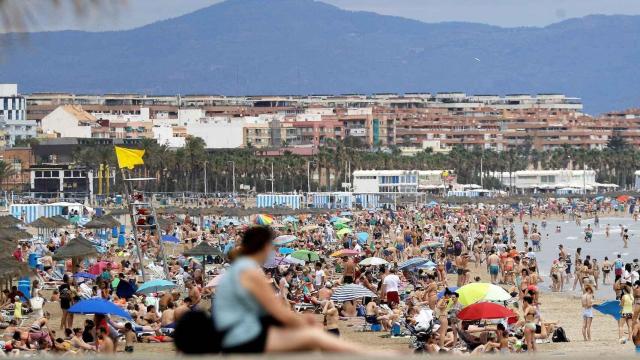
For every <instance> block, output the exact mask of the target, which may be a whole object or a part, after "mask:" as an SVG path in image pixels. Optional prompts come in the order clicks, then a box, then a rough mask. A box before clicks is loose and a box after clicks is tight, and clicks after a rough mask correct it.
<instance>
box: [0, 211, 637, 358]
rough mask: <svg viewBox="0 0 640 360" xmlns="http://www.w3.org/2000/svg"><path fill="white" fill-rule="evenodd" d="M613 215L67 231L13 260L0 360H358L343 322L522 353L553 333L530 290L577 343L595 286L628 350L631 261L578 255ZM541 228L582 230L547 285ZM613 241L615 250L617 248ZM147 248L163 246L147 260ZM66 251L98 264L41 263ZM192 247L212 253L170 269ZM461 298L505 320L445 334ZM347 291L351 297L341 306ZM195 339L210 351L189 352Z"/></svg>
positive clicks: (348, 216) (338, 216)
mask: <svg viewBox="0 0 640 360" xmlns="http://www.w3.org/2000/svg"><path fill="white" fill-rule="evenodd" d="M614 211H620V212H621V213H622V212H625V211H628V208H624V207H623V208H621V209H618V208H617V207H616V208H614V207H611V206H608V207H606V206H600V205H598V204H595V203H594V204H588V205H585V206H582V207H580V208H576V207H562V206H558V205H557V204H554V205H553V206H550V205H548V204H545V205H542V204H540V203H532V204H531V205H527V206H523V205H522V204H520V205H519V206H507V205H505V206H500V205H497V206H487V207H482V206H477V205H463V206H444V205H442V206H441V205H437V204H436V205H433V204H431V205H429V206H422V207H415V205H413V206H411V207H402V208H397V209H394V210H391V209H379V210H375V211H366V210H360V211H333V210H327V212H325V213H318V212H315V213H313V214H306V215H297V216H295V217H294V216H281V217H277V218H273V219H271V220H270V221H268V224H265V225H256V223H260V224H264V221H261V220H259V219H257V218H253V217H251V218H244V219H229V218H224V217H220V216H209V217H207V218H206V219H205V218H198V217H190V216H189V215H186V216H176V215H172V214H167V215H164V219H163V220H164V221H162V222H161V224H162V227H161V231H160V232H157V231H149V230H142V231H140V232H139V233H138V238H137V239H134V238H133V235H132V234H127V238H126V242H125V243H124V245H123V244H120V245H121V246H118V244H116V243H115V241H108V240H107V241H106V242H105V241H104V239H102V240H101V238H103V237H104V235H103V234H99V233H98V234H96V233H94V232H92V231H91V230H87V229H82V228H81V227H76V228H73V229H72V228H66V229H59V230H57V231H55V232H53V233H52V234H51V235H50V236H48V238H47V239H44V240H45V241H42V242H33V243H25V244H24V245H23V246H20V247H19V248H17V249H16V251H15V252H14V254H13V255H14V257H15V258H16V259H18V260H19V261H26V258H27V256H28V254H31V253H36V254H38V256H39V268H40V271H39V272H38V273H37V275H34V279H35V280H33V282H32V284H31V287H30V290H29V294H28V295H29V296H25V295H26V294H24V292H22V291H20V290H19V289H17V288H15V287H14V288H12V289H10V290H5V292H3V293H2V297H1V299H0V300H1V301H2V308H3V309H4V310H5V311H4V312H3V314H4V318H3V319H0V320H1V321H2V327H4V328H5V330H4V342H3V343H2V346H3V347H4V349H5V353H9V354H18V353H20V352H25V351H42V350H50V351H55V352H59V353H64V354H67V353H85V352H103V353H112V352H115V351H116V350H118V349H121V350H123V351H126V352H132V351H134V348H135V347H136V343H137V342H147V343H148V342H152V343H165V342H174V341H175V345H176V347H177V348H178V350H180V351H183V352H187V353H198V352H200V353H202V352H222V353H261V352H288V351H303V350H321V351H330V352H349V353H362V354H364V353H369V352H371V350H369V349H368V348H367V347H366V346H363V344H356V343H353V342H348V341H344V340H343V339H341V336H340V335H341V331H344V329H345V327H344V325H343V324H344V321H345V320H346V321H347V322H349V323H350V324H353V321H356V320H354V319H359V320H358V321H361V323H359V324H361V327H362V330H365V331H383V332H386V333H389V334H391V335H392V336H403V335H409V336H410V338H411V339H412V340H411V341H410V342H411V347H412V348H413V350H415V351H419V352H427V353H453V354H458V353H493V352H500V353H506V352H514V353H519V352H532V351H536V350H537V348H538V347H539V346H540V344H541V343H544V342H547V341H551V339H552V338H554V340H557V341H562V340H563V337H565V336H564V332H563V330H562V328H561V326H560V325H561V324H559V323H558V321H557V319H547V318H544V317H543V311H542V309H541V308H542V305H541V304H542V301H541V298H542V297H543V296H544V292H541V290H543V281H544V280H545V279H546V280H547V281H546V283H545V284H544V289H546V287H547V286H548V287H549V290H551V291H555V292H562V291H580V292H581V305H582V308H583V313H582V316H583V329H582V330H583V331H582V333H583V337H584V340H585V341H589V340H591V339H592V336H591V324H592V319H593V317H594V311H593V310H594V305H595V304H596V296H595V293H596V291H597V290H598V289H599V288H600V287H603V286H611V287H612V288H613V291H614V293H615V295H616V299H617V300H619V304H620V314H619V315H620V316H619V318H620V320H619V335H620V336H619V338H620V341H621V342H627V341H631V342H634V343H635V344H636V345H637V346H640V325H639V320H638V316H639V314H640V281H639V280H640V279H639V277H638V270H639V264H638V261H637V259H634V260H633V261H629V262H627V263H625V262H624V261H623V258H622V256H621V254H619V255H617V256H616V257H614V258H612V259H609V258H604V259H601V261H598V260H597V259H596V258H595V257H591V256H589V255H588V254H585V253H586V252H588V249H589V242H590V241H592V239H593V236H594V235H593V233H594V230H595V229H596V228H598V229H600V228H603V229H604V234H605V236H606V237H613V236H615V235H614V233H616V232H614V231H612V229H611V226H610V225H609V224H600V216H603V215H606V214H607V213H609V212H614ZM632 213H634V214H635V212H633V211H632ZM554 216H555V217H562V219H569V220H570V221H575V222H576V224H579V225H580V224H581V221H585V220H586V218H592V219H594V221H593V223H591V222H589V223H588V224H587V226H586V227H585V228H584V234H585V238H584V242H585V245H584V246H583V247H582V248H578V249H576V250H575V253H573V254H570V253H569V250H568V249H567V248H565V247H564V246H563V245H560V246H559V247H558V250H557V253H558V256H557V258H555V259H554V260H553V264H552V265H551V267H550V269H549V272H548V273H547V272H546V271H543V270H542V269H540V266H539V263H538V254H539V252H540V251H541V250H542V248H543V247H545V246H549V245H548V244H549V238H550V237H551V236H559V235H557V234H559V233H561V232H562V229H561V227H560V226H559V225H558V226H556V227H555V228H553V229H549V228H548V225H547V221H548V220H549V219H550V218H552V217H554ZM271 221H272V222H271ZM620 226H621V228H620V239H621V243H620V245H622V246H621V247H622V248H624V247H626V246H628V244H629V242H630V234H629V232H628V231H627V230H628V229H625V228H624V227H622V225H620ZM516 230H517V231H516ZM161 235H170V236H171V237H172V238H175V239H177V240H178V244H164V246H161V243H160V241H159V239H160V238H161ZM78 237H83V238H86V239H88V240H89V241H93V242H94V243H95V244H97V245H98V244H100V246H102V247H103V251H102V252H101V253H100V254H99V255H97V256H95V257H93V258H92V259H84V260H83V261H77V259H76V260H74V261H71V260H68V261H65V262H59V261H55V260H54V259H53V256H52V254H53V253H55V252H56V250H57V249H59V248H60V247H62V246H64V245H65V244H67V243H69V242H70V241H72V239H74V238H78ZM281 239H284V240H281ZM203 242H204V243H207V244H210V245H212V246H214V247H216V248H217V249H219V254H211V255H208V256H204V257H201V258H197V257H189V256H186V255H183V252H184V251H185V250H189V249H192V248H194V247H196V246H197V245H199V244H201V243H203ZM136 244H138V245H139V246H140V249H139V250H140V252H141V253H142V254H144V257H143V258H142V259H140V258H138V257H137V254H138V251H137V250H138V249H136V246H138V245H136ZM165 262H166V263H165ZM165 268H166V270H165ZM143 272H145V273H146V274H147V276H146V278H143V277H142V274H143ZM150 277H152V278H161V279H171V280H172V281H173V282H174V283H175V287H174V288H172V289H170V290H165V291H157V292H154V293H140V292H138V291H137V289H138V288H139V286H140V285H141V284H142V283H144V282H145V280H148V279H149V278H150ZM474 283H479V284H490V285H492V286H496V287H499V288H500V290H501V291H504V293H505V294H508V298H506V299H501V300H500V301H496V302H498V303H500V305H501V306H504V307H505V308H506V309H508V310H509V311H511V312H512V313H513V316H509V317H506V318H504V319H495V318H492V319H489V321H478V320H472V321H470V320H461V319H459V317H458V315H459V313H460V312H461V311H462V310H463V309H464V308H465V307H466V306H467V305H469V304H468V303H467V302H466V300H465V301H464V302H463V301H461V300H460V292H459V291H457V289H460V288H464V287H465V286H468V285H470V284H474ZM349 286H355V289H359V291H360V290H362V291H364V293H362V295H361V296H348V297H346V298H345V297H344V296H341V295H340V294H341V292H343V291H345V289H349ZM27 298H29V299H30V300H27ZM91 298H99V299H104V300H108V301H110V302H113V303H114V304H117V305H118V306H120V307H121V308H122V309H124V310H125V311H126V312H127V313H128V315H129V316H130V319H126V320H124V321H123V319H120V318H118V317H116V316H109V315H95V316H94V317H92V318H84V317H81V319H84V323H80V321H81V319H78V316H74V314H73V313H71V312H69V309H70V308H71V307H72V306H73V305H74V304H75V303H77V302H79V301H82V299H91ZM38 299H41V300H38ZM51 307H59V309H56V310H58V311H59V313H60V322H59V324H58V323H57V322H56V324H53V323H51V313H50V312H53V311H50V309H51ZM45 310H49V311H45ZM203 319H204V320H203ZM203 321H204V323H208V324H210V325H211V326H210V329H209V330H207V331H202V332H200V333H199V336H197V335H196V334H194V333H193V326H192V325H193V324H199V323H200V324H201V323H203ZM190 324H191V325H190ZM357 327H358V326H352V327H351V328H350V329H349V331H353V330H354V329H355V328H357ZM185 333H186V334H188V336H187V335H184V334H185ZM202 334H209V335H211V337H213V338H215V341H206V339H205V340H204V341H203V340H202V339H200V337H201V336H202ZM378 354H379V352H378Z"/></svg>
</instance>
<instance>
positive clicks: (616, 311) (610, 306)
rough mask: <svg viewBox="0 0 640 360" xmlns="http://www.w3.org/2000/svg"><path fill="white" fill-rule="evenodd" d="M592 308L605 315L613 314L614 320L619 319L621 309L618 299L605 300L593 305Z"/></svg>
mask: <svg viewBox="0 0 640 360" xmlns="http://www.w3.org/2000/svg"><path fill="white" fill-rule="evenodd" d="M593 308H594V309H596V310H598V311H600V312H601V313H603V314H605V315H611V316H613V318H614V319H616V320H620V312H621V311H622V306H620V300H610V301H605V302H603V303H602V304H599V305H593Z"/></svg>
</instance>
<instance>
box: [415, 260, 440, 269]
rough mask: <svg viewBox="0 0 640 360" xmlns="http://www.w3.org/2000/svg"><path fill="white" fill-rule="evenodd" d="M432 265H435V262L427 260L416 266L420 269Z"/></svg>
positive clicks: (428, 267) (431, 267) (432, 266)
mask: <svg viewBox="0 0 640 360" xmlns="http://www.w3.org/2000/svg"><path fill="white" fill-rule="evenodd" d="M434 267H436V263H434V262H433V261H428V262H426V263H424V264H422V265H420V266H418V268H420V269H433V268H434Z"/></svg>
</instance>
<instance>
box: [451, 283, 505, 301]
mask: <svg viewBox="0 0 640 360" xmlns="http://www.w3.org/2000/svg"><path fill="white" fill-rule="evenodd" d="M456 292H457V293H458V295H460V297H459V299H458V301H459V302H460V303H461V304H462V305H465V306H467V305H471V304H475V303H477V302H480V301H492V302H502V301H507V300H509V299H511V294H509V293H508V292H507V291H506V290H505V289H503V288H501V287H500V286H498V285H493V284H490V283H471V284H467V285H465V286H463V287H461V288H459V289H458V290H456Z"/></svg>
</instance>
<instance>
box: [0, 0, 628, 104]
mask: <svg viewBox="0 0 640 360" xmlns="http://www.w3.org/2000/svg"><path fill="white" fill-rule="evenodd" d="M638 44H640V16H589V17H585V18H580V19H572V20H567V21H563V22H561V23H558V24H554V25H550V26H547V27H544V28H500V27H495V26H488V25H480V24H472V23H439V24H427V23H422V22H419V21H414V20H408V19H404V18H399V17H392V16H383V15H378V14H374V13H368V12H352V11H345V10H341V9H339V8H336V7H334V6H331V5H327V4H324V3H321V2H316V1H312V0H229V1H226V2H224V3H220V4H216V5H213V6H211V7H208V8H205V9H202V10H199V11H197V12H194V13H191V14H188V15H185V16H182V17H178V18H174V19H170V20H165V21H161V22H157V23H154V24H151V25H147V26H144V27H141V28H138V29H134V30H129V31H118V32H103V33H87V32H78V31H62V32H48V33H33V34H30V35H29V36H28V37H26V38H25V37H20V36H17V35H15V34H7V35H0V82H18V83H19V84H20V87H21V90H22V92H33V91H69V92H78V93H104V92H146V93H154V94H174V93H182V94H187V93H219V94H309V93H313V94H319V93H331V94H332V93H373V92H417V91H424V92H427V91H430V92H437V91H464V92H467V93H476V94H480V93H482V94H507V93H538V92H540V93H554V92H559V93H566V94H567V95H571V96H578V97H582V98H583V99H584V102H585V105H586V110H587V111H589V112H593V113H598V112H604V111H608V110H614V109H622V108H626V107H631V106H639V105H640V85H639V84H640V70H639V68H638V64H639V63H640V46H638Z"/></svg>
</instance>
